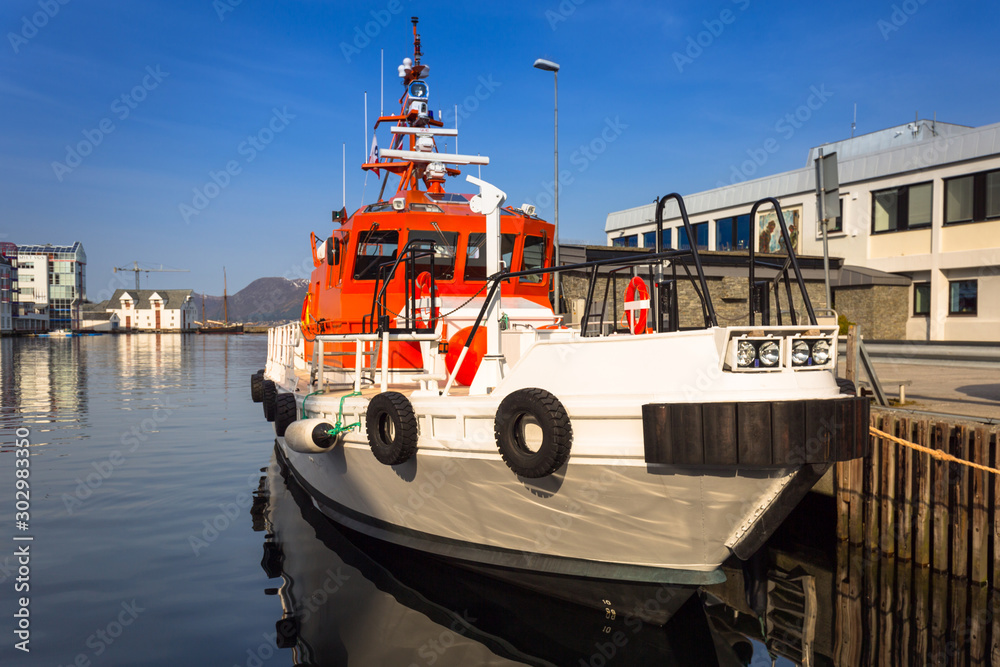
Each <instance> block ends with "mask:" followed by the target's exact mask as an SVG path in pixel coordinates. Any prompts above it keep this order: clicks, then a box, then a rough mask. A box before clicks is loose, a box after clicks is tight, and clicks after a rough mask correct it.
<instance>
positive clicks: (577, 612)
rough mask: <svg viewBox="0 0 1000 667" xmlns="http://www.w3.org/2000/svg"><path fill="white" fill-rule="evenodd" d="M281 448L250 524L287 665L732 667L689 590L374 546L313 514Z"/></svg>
mask: <svg viewBox="0 0 1000 667" xmlns="http://www.w3.org/2000/svg"><path fill="white" fill-rule="evenodd" d="M277 452H278V450H276V453H275V456H274V457H273V458H272V461H271V465H270V466H269V467H268V468H267V471H268V474H267V477H266V478H264V479H262V488H261V490H260V491H259V492H258V499H257V501H256V502H255V508H254V512H253V514H254V527H255V529H256V530H264V531H267V536H266V538H265V542H264V558H263V560H262V562H261V565H262V567H263V568H264V570H265V572H266V573H267V574H268V576H270V577H273V578H279V577H280V579H281V580H282V581H281V585H280V587H279V588H277V589H269V591H268V592H270V593H275V594H277V595H278V597H279V599H280V601H281V618H280V620H279V621H278V622H277V623H276V643H277V644H278V646H280V647H282V648H287V649H290V650H291V651H292V652H293V656H294V660H295V664H299V665H304V664H310V665H328V664H329V665H338V664H348V662H352V663H356V664H404V665H406V664H428V665H429V664H436V665H473V664H475V665H480V664H484V665H487V664H488V665H501V664H512V663H515V664H525V663H526V664H538V665H547V664H559V665H598V664H600V665H604V664H654V662H655V664H667V665H671V664H678V665H680V664H701V665H729V664H740V663H739V662H738V661H737V659H736V657H735V654H733V652H732V651H731V650H730V649H729V647H728V646H727V645H725V644H724V642H721V640H719V639H718V637H717V636H716V635H715V634H713V631H712V630H711V629H710V624H709V623H708V621H707V618H706V615H705V610H704V607H703V603H702V600H701V597H700V596H699V595H696V594H695V589H692V588H676V587H668V586H663V585H645V586H644V587H642V588H640V587H639V586H633V587H632V589H629V588H628V587H624V588H623V587H621V586H620V584H616V583H615V582H608V584H607V586H606V587H604V586H602V585H601V582H595V581H593V580H586V581H584V580H574V579H571V578H567V577H552V576H548V577H541V576H539V577H537V578H533V579H531V580H529V581H518V582H516V583H517V585H514V583H515V582H513V581H512V580H511V579H510V577H511V574H510V573H507V572H505V571H503V570H496V571H492V572H482V571H473V570H471V569H467V568H464V567H459V566H457V565H456V564H455V563H454V562H452V561H446V560H443V559H439V558H435V557H431V556H428V555H426V554H424V553H422V552H419V551H416V550H412V549H407V548H405V547H399V546H396V545H392V544H389V543H386V542H382V541H380V540H377V539H375V538H371V537H368V536H365V535H362V534H360V533H356V532H354V531H351V530H349V529H347V528H345V527H343V526H340V525H337V524H335V523H333V522H332V521H331V520H330V519H329V518H328V517H327V516H326V515H324V514H323V513H321V512H320V511H319V510H318V509H317V508H316V507H315V506H314V504H313V502H312V500H311V498H310V497H309V495H308V494H307V493H306V492H305V491H304V490H303V489H302V488H301V487H299V486H298V484H297V483H296V482H295V480H294V477H292V476H291V475H289V474H288V469H287V467H286V466H285V465H284V461H283V460H282V459H281V458H280V454H278V453H277ZM518 576H520V574H519V575H518ZM616 586H617V588H615V587H616ZM531 589H534V590H531ZM540 591H545V592H547V593H549V594H545V595H543V594H541V592H540ZM615 596H617V597H615ZM571 600H573V601H571ZM588 602H590V604H587V603H588Z"/></svg>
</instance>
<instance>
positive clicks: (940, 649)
mask: <svg viewBox="0 0 1000 667" xmlns="http://www.w3.org/2000/svg"><path fill="white" fill-rule="evenodd" d="M946 544H947V543H946ZM930 580H931V581H930V585H931V596H930V605H931V615H930V646H929V650H930V654H929V655H928V660H927V664H929V665H947V664H949V663H948V660H947V655H948V646H949V644H950V642H949V639H950V637H949V636H948V575H947V574H946V573H943V572H935V571H934V570H933V569H931V573H930Z"/></svg>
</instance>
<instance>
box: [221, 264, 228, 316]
mask: <svg viewBox="0 0 1000 667" xmlns="http://www.w3.org/2000/svg"><path fill="white" fill-rule="evenodd" d="M222 319H223V321H224V322H225V323H226V324H229V297H228V296H227V295H226V267H222Z"/></svg>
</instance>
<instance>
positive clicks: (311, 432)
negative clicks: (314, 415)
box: [285, 419, 337, 454]
mask: <svg viewBox="0 0 1000 667" xmlns="http://www.w3.org/2000/svg"><path fill="white" fill-rule="evenodd" d="M332 429H333V425H331V424H330V423H329V422H326V421H324V420H322V419H301V420H299V421H294V422H292V423H291V424H289V425H288V427H287V428H285V444H286V445H288V448H289V449H291V450H292V451H296V452H299V453H301V454H322V453H324V452H327V451H329V450H330V447H332V446H333V445H334V444H335V443H336V442H337V439H336V438H335V437H333V436H332V435H330V433H329V431H331V430H332Z"/></svg>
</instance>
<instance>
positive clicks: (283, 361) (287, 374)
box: [265, 322, 302, 382]
mask: <svg viewBox="0 0 1000 667" xmlns="http://www.w3.org/2000/svg"><path fill="white" fill-rule="evenodd" d="M301 338H302V331H301V329H300V328H299V323H298V322H292V323H290V324H284V325H282V326H280V327H271V328H270V329H268V330H267V366H266V368H265V372H266V374H267V375H268V376H271V377H274V376H275V375H276V374H280V375H281V378H280V379H281V382H287V381H288V379H289V378H292V377H295V347H296V346H297V345H298V344H299V341H300V340H301Z"/></svg>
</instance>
